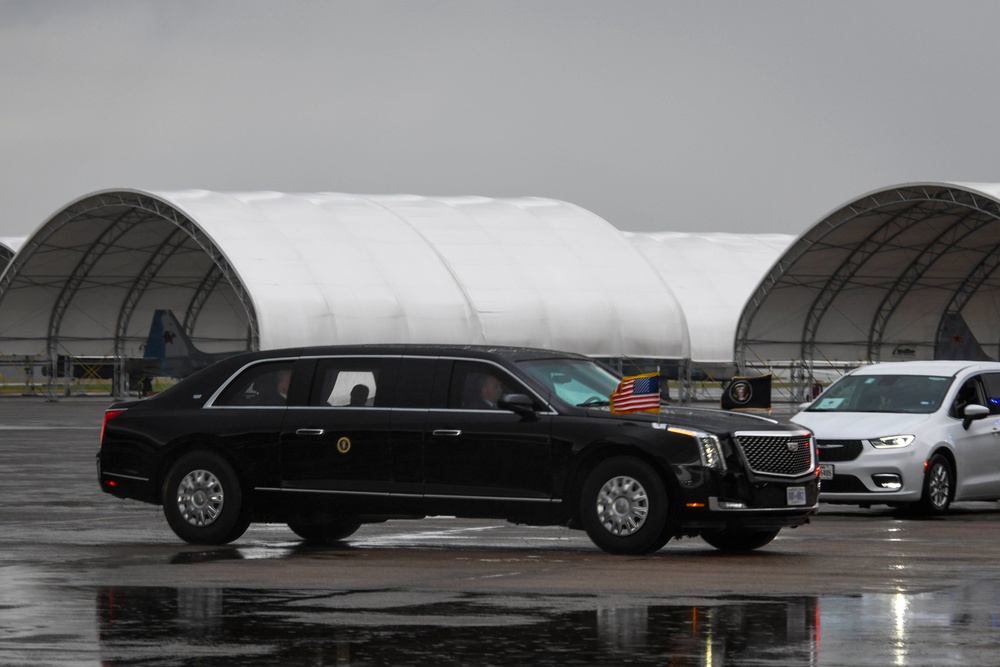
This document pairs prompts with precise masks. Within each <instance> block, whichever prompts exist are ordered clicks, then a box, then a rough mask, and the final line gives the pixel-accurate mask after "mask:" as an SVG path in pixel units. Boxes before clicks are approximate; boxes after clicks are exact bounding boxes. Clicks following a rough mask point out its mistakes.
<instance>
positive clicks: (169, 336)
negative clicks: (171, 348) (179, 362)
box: [163, 331, 174, 343]
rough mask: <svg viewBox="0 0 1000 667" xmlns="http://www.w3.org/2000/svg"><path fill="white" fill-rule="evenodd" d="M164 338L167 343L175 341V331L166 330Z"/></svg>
mask: <svg viewBox="0 0 1000 667" xmlns="http://www.w3.org/2000/svg"><path fill="white" fill-rule="evenodd" d="M163 340H164V341H165V342H167V343H173V342H174V332H172V331H164V332H163Z"/></svg>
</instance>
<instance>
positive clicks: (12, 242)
mask: <svg viewBox="0 0 1000 667" xmlns="http://www.w3.org/2000/svg"><path fill="white" fill-rule="evenodd" d="M22 245H24V238H22V237H13V236H2V237H0V273H2V272H3V270H4V269H5V268H6V267H7V265H8V264H9V263H10V260H11V259H13V258H14V253H16V252H17V250H18V248H20V247H21V246H22Z"/></svg>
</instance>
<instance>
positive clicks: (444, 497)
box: [254, 486, 562, 503]
mask: <svg viewBox="0 0 1000 667" xmlns="http://www.w3.org/2000/svg"><path fill="white" fill-rule="evenodd" d="M254 491H277V492H281V493H322V494H326V495H337V496H379V497H384V498H390V497H392V498H433V499H435V500H452V499H454V500H509V501H512V502H520V503H560V502H562V498H511V497H507V496H448V495H443V494H419V493H390V492H388V491H344V490H341V489H296V488H280V487H272V486H256V487H254Z"/></svg>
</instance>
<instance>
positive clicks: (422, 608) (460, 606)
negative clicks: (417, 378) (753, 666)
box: [97, 588, 818, 665]
mask: <svg viewBox="0 0 1000 667" xmlns="http://www.w3.org/2000/svg"><path fill="white" fill-rule="evenodd" d="M398 600H399V597H398V595H396V594H394V593H393V592H389V591H368V592H346V593H340V594H337V593H328V592H316V591H255V590H245V589H244V590H222V589H168V588H105V589H101V590H100V591H99V592H98V595H97V607H98V622H99V624H100V628H99V637H100V646H101V654H102V656H101V657H102V660H103V661H104V664H109V665H114V664H118V663H117V661H118V660H121V661H122V664H124V663H125V662H127V663H128V664H137V662H136V661H137V659H139V660H142V659H144V658H142V657H140V656H137V655H136V650H137V647H140V646H146V647H149V649H153V647H156V646H160V647H169V652H171V653H173V654H175V655H176V656H177V660H178V661H179V662H183V661H185V660H194V659H196V658H208V657H211V664H213V665H244V664H248V661H250V662H252V664H255V665H288V664H316V665H402V664H441V663H442V662H450V663H452V664H460V665H517V664H529V663H530V664H534V665H591V664H598V663H609V664H622V663H624V662H628V663H629V664H639V665H641V664H671V665H729V664H737V663H746V662H759V663H760V664H781V663H787V664H797V665H808V664H814V663H815V655H816V640H817V638H818V634H817V621H818V616H817V600H816V599H815V598H800V599H783V600H773V601H746V602H735V603H734V602H729V603H721V604H720V603H713V602H703V603H699V604H684V605H650V606H642V605H639V606H624V607H617V606H612V607H607V606H603V605H602V604H601V602H600V601H599V600H596V599H593V598H577V599H570V600H567V599H566V598H565V597H559V598H558V599H550V598H546V597H534V596H531V597H507V596H504V597H494V596H481V595H470V594H461V595H459V594H456V595H444V594H440V593H432V594H428V595H427V596H426V598H425V599H421V600H419V601H416V602H415V603H413V604H410V605H408V606H406V607H402V608H400V607H396V606H393V605H395V604H397V603H398ZM567 608H569V609H570V611H567ZM148 653H149V660H150V662H149V664H163V663H162V660H163V653H164V651H163V650H162V649H161V650H149V651H148ZM154 661H155V662H154ZM138 664H141V663H138Z"/></svg>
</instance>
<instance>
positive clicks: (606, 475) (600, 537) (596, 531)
mask: <svg viewBox="0 0 1000 667" xmlns="http://www.w3.org/2000/svg"><path fill="white" fill-rule="evenodd" d="M668 502H669V499H668V496H667V490H666V488H665V486H664V484H663V480H662V479H660V476H659V475H657V474H656V471H655V470H653V468H652V466H650V465H649V464H648V463H646V462H645V461H641V460H639V459H637V458H634V457H631V456H617V457H614V458H611V459H607V460H606V461H602V462H601V463H599V464H598V465H597V466H595V467H594V469H593V470H592V471H591V472H590V474H588V475H587V478H586V480H585V481H584V483H583V487H582V495H581V498H580V520H581V522H582V524H583V527H584V529H585V530H586V531H587V535H588V536H589V537H590V539H591V540H592V541H593V542H594V544H596V545H597V546H599V547H600V548H601V549H603V550H604V551H607V552H609V553H614V554H631V555H637V554H645V553H650V552H653V551H656V550H657V549H659V548H660V547H661V546H663V544H664V542H665V540H663V539H662V537H661V536H662V535H663V533H664V529H665V528H666V525H667V518H668V516H669V511H668V510H669V508H668Z"/></svg>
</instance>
